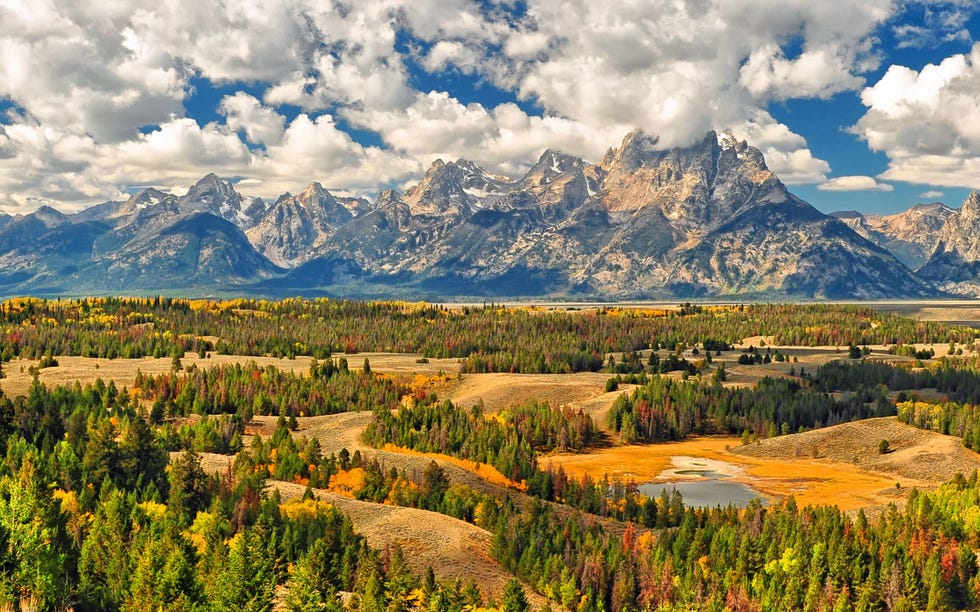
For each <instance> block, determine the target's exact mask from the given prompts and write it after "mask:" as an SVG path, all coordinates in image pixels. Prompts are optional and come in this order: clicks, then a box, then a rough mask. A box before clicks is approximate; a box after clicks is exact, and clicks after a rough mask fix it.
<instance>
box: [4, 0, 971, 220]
mask: <svg viewBox="0 0 980 612" xmlns="http://www.w3.org/2000/svg"><path fill="white" fill-rule="evenodd" d="M902 7H903V4H901V3H899V2H896V0H866V1H864V2H850V3H829V2H813V1H812V0H762V1H760V0H671V1H664V2H650V1H649V0H622V1H620V2H616V3H602V2H594V1H592V0H568V1H565V2H554V1H552V0H528V2H526V3H513V2H489V3H488V2H482V1H478V0H358V1H356V2H355V1H353V0H336V1H334V2H329V3H328V2H319V1H316V0H227V1H226V2H192V1H190V0H157V1H155V2H152V3H147V2H141V1H138V0H113V1H112V2H101V3H91V2H70V1H68V0H38V1H34V2H29V1H27V0H0V60H2V61H0V103H2V102H4V101H8V102H9V103H10V105H12V108H13V110H11V111H10V112H8V114H7V116H6V118H4V119H0V194H2V195H0V207H5V208H8V209H12V210H27V209H30V208H32V207H36V205H37V204H38V203H39V202H44V203H50V204H54V205H56V206H58V207H60V208H62V209H65V210H69V209H78V208H79V207H82V206H85V205H89V204H92V203H95V202H98V201H101V200H105V199H109V198H117V197H120V196H121V195H124V193H125V189H126V188H128V187H130V186H133V185H146V184H153V185H161V186H170V187H171V188H178V187H180V186H183V185H186V184H188V183H189V182H193V180H195V179H196V178H197V177H199V176H200V175H202V174H204V173H205V172H209V171H215V172H218V173H219V174H222V175H225V176H237V177H241V178H242V179H243V180H242V181H241V182H240V183H239V184H240V185H242V187H243V189H246V188H247V189H248V190H249V192H250V193H253V194H255V195H262V196H266V197H275V196H276V195H278V193H280V192H281V191H285V190H287V189H288V190H296V189H299V188H302V186H303V185H304V184H306V183H309V182H310V181H313V180H317V181H320V182H322V183H323V184H324V185H327V186H328V187H330V188H334V189H338V190H349V191H351V192H358V193H371V192H372V191H374V190H376V189H377V188H378V187H382V186H385V185H393V184H401V183H403V182H404V181H406V180H408V179H410V178H412V177H413V176H418V173H420V172H422V171H423V170H424V168H425V167H427V166H428V164H429V163H431V161H432V159H433V158H434V157H443V158H449V159H455V158H457V157H466V158H470V159H474V160H476V161H479V162H481V163H484V164H486V165H488V166H490V167H492V168H493V169H495V170H497V171H500V172H505V173H511V174H514V173H519V172H520V171H522V169H524V168H526V167H527V165H528V164H530V163H533V161H534V160H535V159H536V158H537V156H538V155H539V154H540V153H541V151H543V150H544V149H545V148H549V147H550V148H556V149H563V150H566V151H568V152H570V153H574V154H578V155H581V156H583V157H585V158H587V159H591V160H595V159H597V158H598V157H600V156H601V154H602V152H603V151H604V150H605V149H606V148H608V147H610V146H615V145H617V144H618V143H619V141H620V139H621V138H622V136H623V135H624V134H626V133H627V132H629V131H630V130H631V129H633V128H636V127H639V128H641V129H643V130H645V131H647V132H648V133H650V134H654V135H656V136H658V138H659V142H660V143H661V144H662V145H663V146H672V145H681V144H688V143H690V142H693V141H694V140H696V139H698V138H700V137H702V136H703V135H704V133H705V132H706V131H707V130H709V129H721V130H731V131H733V132H734V133H736V134H737V135H739V136H740V137H742V138H747V139H748V140H749V142H750V143H751V144H754V145H756V146H758V147H759V148H760V149H761V150H762V151H763V153H764V155H765V157H766V159H767V163H768V164H769V165H770V167H771V168H772V169H773V170H775V171H776V172H777V173H778V174H779V175H780V176H781V178H783V180H785V181H786V182H787V183H790V184H794V183H811V184H816V183H821V182H824V181H825V180H826V176H827V175H828V174H829V173H830V172H831V168H830V166H829V165H828V164H827V162H826V161H824V160H822V159H820V158H819V157H817V156H815V155H814V154H813V152H812V151H811V150H810V148H809V146H808V143H807V142H806V140H805V139H804V138H803V137H802V136H800V135H799V134H798V133H796V132H794V131H793V129H792V128H791V126H788V125H785V124H781V123H779V122H778V121H776V120H775V119H774V118H773V117H772V116H771V115H770V114H769V113H768V112H766V110H765V109H766V108H767V106H768V105H769V104H770V103H772V102H774V101H782V100H788V99H793V98H826V97H829V96H833V95H836V94H839V93H840V92H844V91H855V90H858V89H860V88H861V87H862V86H864V85H865V82H864V79H865V74H866V73H867V71H869V70H870V69H872V68H874V67H876V66H877V64H878V62H879V61H880V54H879V50H878V49H877V46H876V44H877V43H876V41H877V38H876V32H877V31H878V29H879V28H880V27H882V25H883V24H886V23H889V20H890V19H891V17H893V16H894V15H895V14H896V12H897V11H899V10H902ZM929 7H930V10H932V11H933V12H932V13H930V15H931V17H930V19H931V21H930V22H929V23H926V24H925V25H924V27H926V28H927V29H928V28H932V29H934V30H936V31H940V30H941V32H940V36H945V37H948V36H956V35H958V34H957V32H959V31H960V30H962V29H963V24H964V23H965V22H964V21H962V15H963V14H965V12H968V9H969V3H966V2H949V1H947V2H939V3H931V4H929ZM913 34H914V33H909V36H910V37H911V36H912V35H913ZM910 40H911V38H910ZM951 61H953V60H951ZM956 61H958V62H959V63H956ZM956 61H953V63H951V64H950V65H948V66H944V67H943V68H942V69H941V70H939V72H938V73H937V74H936V75H927V77H928V78H927V79H924V78H923V76H922V73H926V72H927V71H926V70H923V71H922V72H921V73H917V74H910V73H908V72H906V73H901V72H896V73H894V74H893V73H892V72H891V71H889V73H888V75H886V78H887V79H888V80H887V81H885V79H883V81H885V82H884V83H883V84H882V83H879V84H876V85H874V86H872V87H870V88H868V89H866V90H865V94H866V104H868V106H869V115H872V114H874V118H873V119H868V120H867V121H864V120H862V123H861V124H859V126H858V127H857V128H855V129H857V130H858V131H859V133H861V135H862V137H863V138H865V139H866V140H867V141H868V143H869V145H870V146H872V147H873V148H878V150H886V151H887V152H889V155H890V156H892V153H893V152H894V153H895V155H894V156H892V159H893V167H892V168H891V169H890V170H889V173H891V172H895V173H897V174H903V173H906V174H907V173H908V172H911V170H909V168H910V166H908V165H907V164H912V163H916V164H919V165H922V164H930V163H932V164H934V166H935V167H936V168H947V167H949V166H950V164H953V163H954V162H959V163H960V164H961V165H962V167H959V168H954V175H957V176H962V175H965V173H966V172H968V171H970V170H969V168H968V166H970V165H971V164H972V163H973V162H972V161H971V160H972V159H973V158H972V157H971V156H970V155H966V154H963V155H960V156H959V157H957V155H958V154H957V153H955V152H956V151H959V150H961V149H962V150H963V151H968V150H976V149H975V148H973V149H971V147H973V140H971V139H972V138H974V137H976V134H973V133H972V132H971V128H970V121H971V120H972V117H973V115H971V114H970V113H975V109H976V104H974V103H975V102H976V99H975V96H973V97H972V98H971V95H970V94H971V91H970V87H973V89H972V91H973V92H975V91H977V88H976V85H975V83H972V82H969V83H967V82H964V83H962V84H961V85H957V83H958V82H959V81H958V80H957V79H962V78H965V77H964V72H969V71H971V70H972V66H973V65H974V60H973V59H971V58H966V57H964V58H961V59H960V60H956ZM944 64H945V62H944ZM446 74H453V75H457V76H459V75H465V76H466V77H467V78H468V79H470V80H472V81H474V82H475V83H476V84H477V89H479V87H481V86H487V87H488V88H491V89H493V93H494V95H493V96H492V98H493V99H494V100H495V101H494V102H492V103H491V102H487V103H483V104H481V103H479V102H474V101H473V100H474V98H476V99H479V98H480V95H479V94H480V92H479V91H476V92H454V91H452V90H451V88H450V87H448V86H446V85H444V83H447V82H449V81H448V80H446V79H444V78H443V77H444V76H445V75H446ZM889 75H891V76H889ZM969 78H971V79H972V78H973V77H969ZM929 79H934V81H930V80H929ZM944 79H945V80H944ZM930 83H931V84H930ZM903 88H910V89H912V90H915V91H917V92H918V95H919V96H920V97H919V98H914V99H913V98H909V99H907V100H906V99H904V98H901V95H900V94H901V91H902V89H903ZM209 89H217V90H218V91H219V92H220V93H218V94H213V95H214V97H215V99H214V100H213V102H212V104H213V107H212V108H209V109H206V111H205V112H204V113H201V112H200V109H197V108H196V105H199V104H201V103H202V101H205V102H206V99H205V98H206V96H204V95H203V94H204V93H206V92H207V91H208V90H209ZM954 90H956V91H958V92H959V93H957V94H956V95H955V96H954V95H953V92H954ZM937 96H938V97H939V99H940V101H941V102H942V103H943V104H945V103H947V102H949V101H950V100H953V101H956V102H957V103H958V104H959V106H957V107H956V109H955V112H957V113H961V115H960V116H959V117H957V118H955V120H956V126H957V127H956V130H957V133H958V135H959V138H960V139H959V140H958V143H959V146H960V148H959V149H957V148H956V147H952V148H950V147H949V146H948V145H949V143H948V142H944V141H943V140H942V138H938V139H937V138H936V137H934V136H931V135H930V134H929V133H927V132H928V130H925V129H922V130H919V132H920V133H919V134H917V135H916V136H915V137H914V138H913V137H912V136H911V135H909V134H907V133H906V132H907V131H908V130H906V131H904V132H903V131H902V130H900V129H899V128H898V127H897V125H892V123H890V122H898V121H900V120H901V117H902V115H901V113H911V116H913V117H922V116H926V118H927V119H928V118H929V115H928V112H927V111H928V109H929V108H930V106H929V104H930V103H931V101H932V100H933V98H935V97H937ZM944 96H945V97H944ZM947 98H950V100H947ZM488 99H489V98H488ZM515 99H516V100H517V101H518V102H520V103H525V102H526V103H527V105H523V108H531V109H535V110H533V111H525V110H522V106H519V105H518V104H515V103H514V102H513V100H515ZM954 99H955V100H954ZM969 104H974V106H973V107H972V109H971V108H970V107H969ZM913 107H914V108H913ZM909 108H912V110H911V111H910V110H909ZM937 112H938V111H937ZM951 112H952V111H951ZM896 113H897V114H896ZM879 115H880V117H879ZM906 116H909V115H906ZM202 117H203V118H202ZM947 119H950V120H952V118H947ZM930 121H931V119H930ZM936 121H938V119H936ZM934 123H936V122H933V123H931V124H929V125H933V124H934ZM865 124H867V125H865ZM973 125H980V122H975V123H974V124H973ZM351 128H353V129H355V130H363V131H366V132H369V133H370V134H371V135H372V140H371V142H373V141H374V139H376V140H379V141H380V143H381V144H380V145H378V146H374V145H362V144H359V143H358V142H356V141H355V139H353V138H352V137H351V135H350V134H349V133H348V132H349V131H350V129H351ZM865 128H867V129H865ZM910 129H911V128H910ZM977 129H980V128H977ZM977 129H973V130H972V131H973V132H976V131H977ZM879 131H880V134H879ZM910 139H911V140H913V141H914V142H913V144H914V146H913V144H909V142H908V141H909V140H910ZM906 150H908V151H915V152H917V153H921V154H924V155H921V156H920V157H919V158H918V160H912V154H911V153H910V154H909V155H908V156H905V157H902V156H901V155H899V154H900V153H901V152H902V151H906ZM950 151H953V152H954V153H952V154H951V153H950ZM930 156H934V158H931V157H930ZM896 160H900V161H901V163H898V162H896ZM954 165H955V164H954ZM918 172H920V173H921V172H924V171H922V170H919V171H918ZM886 178H888V179H896V178H898V177H897V176H887V177H886Z"/></svg>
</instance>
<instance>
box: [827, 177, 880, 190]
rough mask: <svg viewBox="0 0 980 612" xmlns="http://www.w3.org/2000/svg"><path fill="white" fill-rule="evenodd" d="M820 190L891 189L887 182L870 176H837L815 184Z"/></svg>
mask: <svg viewBox="0 0 980 612" xmlns="http://www.w3.org/2000/svg"><path fill="white" fill-rule="evenodd" d="M817 189H819V190H820V191H893V190H894V189H895V188H894V187H893V186H891V185H889V184H888V183H879V182H878V181H876V180H875V179H874V178H873V177H870V176H837V177H834V178H832V179H830V180H829V181H827V182H826V183H821V184H819V185H817Z"/></svg>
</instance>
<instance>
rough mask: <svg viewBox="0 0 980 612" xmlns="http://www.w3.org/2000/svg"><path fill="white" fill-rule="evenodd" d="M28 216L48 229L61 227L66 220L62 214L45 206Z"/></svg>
mask: <svg viewBox="0 0 980 612" xmlns="http://www.w3.org/2000/svg"><path fill="white" fill-rule="evenodd" d="M30 216H32V217H34V218H35V219H37V220H38V221H40V222H41V223H43V224H44V225H45V226H46V227H49V228H50V227H56V226H58V225H61V224H62V223H64V222H65V221H66V220H67V219H68V217H67V216H66V215H65V214H64V213H62V212H60V211H58V210H55V209H54V208H51V207H50V206H48V205H47V204H45V205H44V206H41V207H40V208H38V209H37V210H35V211H34V212H32V213H31V214H30Z"/></svg>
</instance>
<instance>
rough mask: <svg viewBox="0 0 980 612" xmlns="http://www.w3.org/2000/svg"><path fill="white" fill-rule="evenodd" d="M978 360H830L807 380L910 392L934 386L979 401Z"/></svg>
mask: <svg viewBox="0 0 980 612" xmlns="http://www.w3.org/2000/svg"><path fill="white" fill-rule="evenodd" d="M978 366H980V362H978V359H977V358H976V357H972V358H970V359H959V358H957V359H949V358H943V359H940V360H939V361H938V363H936V364H935V365H934V366H933V367H930V368H914V369H913V368H910V367H907V366H906V365H893V364H890V363H883V362H879V361H868V360H865V361H861V362H842V361H832V362H829V363H826V364H824V365H822V366H820V368H818V369H817V372H816V374H814V375H813V377H812V380H811V381H810V384H811V386H812V387H813V388H814V389H816V390H820V391H826V392H834V391H858V392H868V390H873V392H875V393H879V391H877V390H876V388H877V387H883V388H885V389H888V390H891V391H899V392H905V393H904V395H907V394H908V392H913V391H915V390H918V389H929V388H934V389H936V390H937V391H939V392H940V393H942V394H944V395H946V396H948V397H949V398H950V399H952V400H953V401H956V402H964V403H971V404H980V373H978Z"/></svg>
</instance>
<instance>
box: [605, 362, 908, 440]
mask: <svg viewBox="0 0 980 612" xmlns="http://www.w3.org/2000/svg"><path fill="white" fill-rule="evenodd" d="M867 401H868V398H865V397H863V396H860V395H856V394H855V395H851V396H850V397H848V398H846V399H839V400H838V399H834V397H832V396H831V395H829V394H828V393H823V392H818V391H812V390H810V389H807V388H804V387H802V386H801V384H800V382H799V381H797V380H792V379H786V378H770V377H766V378H763V379H762V380H761V381H759V382H758V383H757V384H756V385H755V386H754V387H724V386H722V385H721V384H720V383H719V382H718V381H712V382H708V381H704V380H693V379H692V380H686V381H684V380H676V379H673V378H669V377H662V376H652V377H649V378H648V379H647V381H646V382H645V384H644V385H643V386H642V387H640V388H638V389H636V390H635V391H633V393H632V394H629V395H627V394H623V395H621V396H620V397H619V398H617V399H616V401H615V402H614V403H613V405H612V408H611V409H610V411H609V415H608V424H609V427H610V428H611V429H612V430H614V431H616V432H618V433H619V435H620V437H621V438H622V439H623V441H624V442H638V441H642V442H659V441H665V440H682V439H684V437H686V436H687V435H689V434H698V435H704V434H719V433H742V432H749V433H753V434H756V435H758V436H768V437H771V436H774V435H777V434H787V433H790V432H796V431H799V430H801V429H810V428H817V427H824V426H828V425H834V424H836V423H841V422H845V421H850V420H853V419H862V418H868V417H874V416H888V415H892V414H894V413H895V409H894V406H893V405H892V404H891V403H890V402H888V401H885V399H884V397H883V396H881V395H879V396H878V397H877V398H875V399H874V401H873V402H871V404H870V405H869V404H868V403H867Z"/></svg>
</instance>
